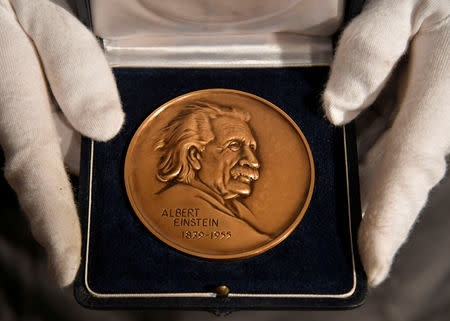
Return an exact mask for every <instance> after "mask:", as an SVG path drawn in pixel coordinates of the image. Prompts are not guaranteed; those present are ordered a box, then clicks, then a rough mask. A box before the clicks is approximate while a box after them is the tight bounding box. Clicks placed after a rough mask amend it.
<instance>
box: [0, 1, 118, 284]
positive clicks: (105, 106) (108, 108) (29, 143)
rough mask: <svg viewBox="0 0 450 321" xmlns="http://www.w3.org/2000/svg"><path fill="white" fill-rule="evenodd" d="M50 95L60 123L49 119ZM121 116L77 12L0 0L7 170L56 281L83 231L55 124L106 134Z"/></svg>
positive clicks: (64, 277) (0, 89) (0, 92)
mask: <svg viewBox="0 0 450 321" xmlns="http://www.w3.org/2000/svg"><path fill="white" fill-rule="evenodd" d="M47 84H48V86H49V87H50V88H48V87H47ZM50 90H51V92H50ZM53 97H54V98H55V100H56V102H57V103H58V104H59V106H60V108H61V109H62V112H63V113H64V115H65V117H66V119H67V121H68V122H66V125H63V124H62V123H58V124H56V123H55V122H54V118H55V113H56V108H55V106H54V105H53V103H52V99H53ZM56 119H58V117H56ZM123 119H124V114H123V112H122V108H121V104H120V100H119V96H118V93H117V88H116V85H115V82H114V78H113V76H112V73H111V71H110V69H109V67H108V65H107V63H106V61H105V58H104V57H103V53H102V51H101V49H100V48H99V46H98V44H97V42H96V39H95V38H94V37H93V36H92V35H91V34H90V32H89V31H88V30H87V29H85V28H84V26H83V25H82V24H81V23H80V22H78V20H77V19H76V18H75V17H73V16H72V15H71V14H70V13H69V12H68V11H67V10H66V9H64V8H62V7H60V6H58V5H56V4H54V3H52V2H50V1H48V0H33V1H29V0H0V143H1V145H2V147H3V150H4V153H5V159H6V165H5V176H6V178H7V180H8V182H9V183H10V185H11V186H12V187H13V189H14V190H15V191H16V193H17V195H18V198H19V202H20V205H21V207H22V208H23V210H24V211H25V212H26V213H27V215H28V217H29V220H30V224H31V230H32V232H33V234H34V236H35V238H36V239H37V240H38V241H39V242H40V243H41V245H43V246H44V247H45V248H46V250H47V254H48V259H49V269H50V272H51V274H52V275H53V277H54V278H55V280H56V281H57V283H58V284H59V285H61V286H65V285H68V284H70V283H71V282H72V281H73V279H74V277H75V275H76V272H77V269H78V266H79V264H80V252H81V234H80V224H79V220H78V216H77V212H76V207H75V203H74V199H73V194H72V187H71V185H70V183H69V180H68V177H67V174H66V172H65V169H64V165H63V160H62V153H61V148H60V141H59V140H60V136H59V135H58V131H57V128H59V129H63V130H65V132H66V133H70V130H69V129H70V128H71V127H73V128H74V129H76V130H77V131H79V132H80V133H82V134H83V135H86V136H88V137H92V138H93V139H96V140H100V141H106V140H108V139H110V138H112V137H113V136H114V135H115V134H116V133H117V132H118V131H119V129H120V127H121V126H122V123H123ZM69 124H70V125H69Z"/></svg>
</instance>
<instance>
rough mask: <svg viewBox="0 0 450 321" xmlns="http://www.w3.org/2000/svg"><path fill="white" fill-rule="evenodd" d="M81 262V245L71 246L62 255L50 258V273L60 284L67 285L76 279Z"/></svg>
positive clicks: (61, 285)
mask: <svg viewBox="0 0 450 321" xmlns="http://www.w3.org/2000/svg"><path fill="white" fill-rule="evenodd" d="M80 262H81V257H80V247H79V246H73V247H70V248H68V249H66V250H65V251H64V252H62V253H61V254H60V255H55V256H53V257H50V258H49V264H48V269H49V273H50V275H51V276H52V278H53V279H54V280H55V282H56V284H58V286H60V287H66V286H68V285H70V284H72V283H73V281H74V280H75V277H76V275H77V272H78V268H79V266H80Z"/></svg>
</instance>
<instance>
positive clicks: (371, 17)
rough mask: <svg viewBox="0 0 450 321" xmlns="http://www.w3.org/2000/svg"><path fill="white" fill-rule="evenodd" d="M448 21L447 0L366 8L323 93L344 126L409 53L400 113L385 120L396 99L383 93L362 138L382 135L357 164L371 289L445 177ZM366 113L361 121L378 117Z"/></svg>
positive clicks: (449, 137) (384, 1) (449, 134)
mask: <svg viewBox="0 0 450 321" xmlns="http://www.w3.org/2000/svg"><path fill="white" fill-rule="evenodd" d="M449 15H450V1H448V0H442V1H440V0H429V1H426V0H424V1H419V0H398V1H392V0H372V1H369V3H367V4H366V6H365V8H364V10H363V12H362V13H361V14H360V15H359V16H358V17H356V18H355V19H354V20H353V21H352V22H351V23H350V25H349V26H348V27H347V28H346V29H345V30H344V32H343V34H342V37H341V39H340V42H339V46H338V48H337V51H336V56H335V59H334V62H333V65H332V68H331V75H330V78H329V80H328V83H327V87H326V90H325V92H324V96H323V100H324V108H325V111H326V114H327V116H328V118H329V120H330V121H331V122H332V123H334V124H336V125H342V124H345V123H347V122H349V121H351V120H352V119H354V118H355V117H356V116H358V115H359V114H360V113H361V112H362V111H363V110H364V109H365V108H367V107H369V106H370V105H371V104H372V103H373V102H374V101H375V99H376V98H377V96H378V95H379V94H380V92H381V90H382V89H383V87H385V85H392V82H390V83H389V84H388V79H389V78H390V76H391V73H392V72H393V69H394V67H395V66H396V64H397V62H398V61H399V58H401V57H402V56H403V55H405V53H407V52H408V57H407V58H408V60H407V65H405V70H404V72H405V73H404V74H403V76H404V78H402V79H401V80H402V81H401V82H399V83H400V85H401V86H399V87H398V96H397V98H398V99H397V101H396V102H395V106H394V107H395V108H393V109H392V110H391V111H390V112H389V113H388V114H386V107H387V106H388V105H389V101H392V100H393V98H394V96H389V94H390V93H392V91H391V92H389V91H387V90H386V91H384V92H383V94H384V97H379V99H378V100H377V103H379V104H384V105H383V106H380V107H382V108H383V109H384V110H383V111H381V113H380V110H377V112H379V113H378V116H377V119H375V122H374V123H372V124H371V127H370V128H366V129H365V131H367V132H366V133H364V132H363V133H362V134H363V136H364V135H366V137H367V135H368V134H373V132H374V128H373V127H378V128H380V125H381V126H383V129H384V133H383V134H382V135H381V136H380V137H379V139H378V140H377V141H376V142H375V144H374V145H373V146H372V147H371V148H370V150H369V151H368V153H367V154H366V156H365V158H363V159H360V173H361V194H362V200H361V201H362V209H363V212H364V213H365V214H364V217H363V220H362V222H361V226H360V229H359V235H358V245H359V252H360V255H361V259H362V263H363V265H364V268H365V270H366V273H367V276H368V281H369V285H371V286H376V285H378V284H379V283H380V282H382V281H383V280H384V279H385V278H386V277H387V275H388V273H389V270H390V267H391V264H392V261H393V258H394V255H395V253H396V252H397V250H398V249H399V248H400V246H401V245H402V244H403V243H404V242H405V240H406V238H407V236H408V233H409V230H410V229H411V227H412V225H413V224H414V221H415V220H416V218H417V216H418V214H419V212H420V211H421V209H422V208H423V207H424V205H425V203H426V200H427V197H428V193H429V191H430V190H431V189H432V188H433V186H435V185H436V184H437V183H438V182H439V181H440V180H441V179H442V178H443V176H444V174H445V171H446V160H445V156H446V154H448V153H449V152H450V108H449V107H450V106H449V104H450V17H449ZM382 96H383V95H382ZM383 98H384V99H383ZM369 114H370V112H365V113H364V116H366V117H369V116H373V115H369ZM386 118H389V119H386ZM372 119H373V118H372ZM363 136H361V137H363ZM436 246H439V245H438V244H437V245H436ZM442 250H443V251H444V252H445V251H446V249H445V248H443V249H442ZM418 255H420V253H419V254H418Z"/></svg>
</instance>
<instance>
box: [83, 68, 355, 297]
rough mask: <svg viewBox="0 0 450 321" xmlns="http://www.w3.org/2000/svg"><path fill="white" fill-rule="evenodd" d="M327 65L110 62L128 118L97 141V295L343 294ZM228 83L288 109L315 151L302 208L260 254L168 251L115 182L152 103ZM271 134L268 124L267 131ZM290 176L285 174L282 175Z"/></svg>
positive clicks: (345, 270)
mask: <svg viewBox="0 0 450 321" xmlns="http://www.w3.org/2000/svg"><path fill="white" fill-rule="evenodd" d="M327 74H328V68H325V67H312V68H269V69H194V68H189V69H136V68H134V69H127V68H117V69H115V75H116V78H117V83H118V88H119V90H120V94H121V98H122V101H123V106H124V110H125V113H126V115H127V119H126V124H125V127H124V128H123V130H122V131H121V133H120V134H119V135H118V136H117V137H116V138H114V139H113V140H112V141H110V142H108V143H107V144H102V143H95V144H94V148H95V152H94V157H93V185H92V215H91V221H90V240H89V242H90V243H89V257H88V259H89V264H88V271H87V279H88V282H89V286H90V287H91V289H92V290H94V291H96V292H100V293H168V292H204V291H211V290H212V286H217V285H220V284H226V285H227V286H228V288H229V289H230V291H231V292H235V293H275V294H277V293H284V294H289V293H291V294H299V293H304V294H342V293H346V292H348V291H349V290H350V289H351V288H352V286H353V263H352V253H351V246H350V231H349V223H350V222H349V216H348V211H347V190H346V188H345V186H346V181H345V179H346V178H345V159H344V154H343V153H344V146H343V139H342V131H341V129H336V128H333V127H332V126H331V125H330V124H329V123H328V122H327V121H326V120H325V119H324V117H323V115H322V112H321V108H320V92H321V91H322V88H323V84H324V82H325V79H326V77H327ZM210 88H227V89H235V90H241V91H245V92H248V93H251V94H254V95H257V96H260V97H262V98H264V99H266V100H268V101H270V102H272V103H274V104H275V105H277V106H278V107H279V108H281V109H282V110H283V111H284V112H286V113H287V114H288V115H289V116H290V117H291V118H292V119H293V121H294V122H296V123H297V125H298V126H299V127H300V128H301V130H302V132H303V133H304V135H305V137H306V139H307V141H308V143H309V145H310V148H311V152H312V155H314V161H315V170H316V183H315V187H314V193H313V196H312V199H311V203H310V206H309V208H308V210H307V211H306V213H305V216H304V218H303V220H302V222H301V223H300V224H299V225H298V227H297V228H296V229H295V230H294V231H293V232H292V234H291V235H290V236H289V237H288V238H287V239H286V240H285V241H283V242H281V243H280V244H279V245H277V246H275V247H274V248H272V249H270V250H268V251H267V252H265V253H263V254H260V255H257V256H254V257H251V258H246V259H241V260H236V261H227V262H216V261H209V260H205V259H200V258H196V257H193V256H190V255H188V254H184V253H181V252H178V251H177V250H175V249H172V248H170V247H168V246H166V245H165V244H164V243H162V242H161V241H160V240H158V239H157V238H156V237H154V236H153V235H152V234H151V233H150V232H149V231H148V230H147V229H146V228H145V226H144V225H143V224H142V223H141V222H140V221H139V219H138V218H137V217H136V215H135V214H134V212H133V209H132V208H131V205H130V204H129V201H128V199H127V196H126V192H125V186H124V183H123V166H124V161H125V155H126V151H127V146H128V145H129V143H130V141H131V138H132V137H133V135H134V133H135V132H136V130H137V128H138V127H139V126H140V124H141V123H142V122H143V121H144V119H145V118H146V117H147V116H148V115H149V114H150V113H152V112H153V111H154V110H155V109H156V108H157V107H159V106H161V105H162V104H164V103H165V102H167V101H168V100H170V99H172V98H175V97H177V96H180V95H183V94H185V93H188V92H192V91H196V90H202V89H210ZM267 131H270V128H267ZM286 175H289V173H286Z"/></svg>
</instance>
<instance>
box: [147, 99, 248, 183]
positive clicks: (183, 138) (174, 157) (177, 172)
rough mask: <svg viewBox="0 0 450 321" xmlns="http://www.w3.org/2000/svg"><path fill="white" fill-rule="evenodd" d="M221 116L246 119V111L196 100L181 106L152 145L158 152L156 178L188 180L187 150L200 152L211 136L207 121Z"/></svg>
mask: <svg viewBox="0 0 450 321" xmlns="http://www.w3.org/2000/svg"><path fill="white" fill-rule="evenodd" d="M223 116H227V117H233V118H237V119H240V120H242V121H245V122H248V121H249V120H250V114H248V113H247V112H243V111H240V110H238V109H235V108H234V107H231V106H222V105H218V104H214V103H209V102H205V101H197V102H194V103H190V104H189V105H186V106H185V107H183V109H182V110H181V112H180V113H179V114H178V115H177V116H175V117H174V118H173V119H172V120H171V121H170V122H169V123H168V124H167V126H165V127H164V128H163V130H162V135H161V138H160V139H159V140H158V141H157V142H156V144H155V149H156V150H157V151H159V152H161V154H162V156H161V159H160V161H159V164H158V173H157V174H156V177H157V178H158V179H159V180H160V181H161V182H165V183H169V182H174V183H175V182H180V183H186V184H189V183H190V182H192V180H193V179H194V177H195V170H194V169H193V168H192V166H191V164H190V163H189V160H188V152H189V150H190V149H191V148H196V149H197V150H198V151H199V152H202V151H203V150H204V149H205V147H206V145H207V144H208V143H210V142H212V141H213V140H214V139H215V137H214V132H213V129H212V127H211V120H213V119H216V118H218V117H223Z"/></svg>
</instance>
